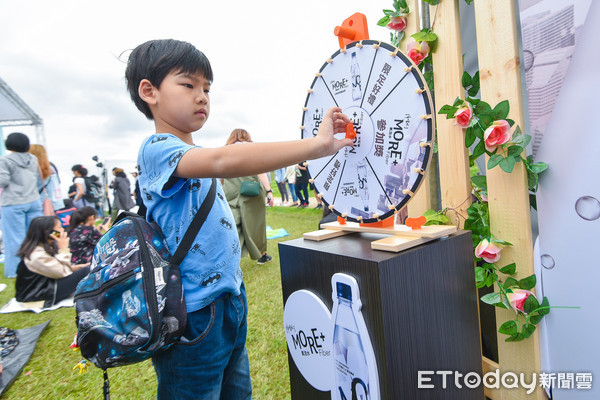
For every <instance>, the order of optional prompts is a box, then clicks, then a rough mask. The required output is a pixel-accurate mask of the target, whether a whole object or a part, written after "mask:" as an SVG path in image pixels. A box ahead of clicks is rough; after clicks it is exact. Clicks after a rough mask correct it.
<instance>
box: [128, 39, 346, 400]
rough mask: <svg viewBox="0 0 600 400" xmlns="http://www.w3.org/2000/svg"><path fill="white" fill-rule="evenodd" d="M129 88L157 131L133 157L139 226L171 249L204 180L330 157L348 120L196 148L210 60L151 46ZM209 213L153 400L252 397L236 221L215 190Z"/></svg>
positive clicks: (192, 51)
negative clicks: (177, 333) (306, 131)
mask: <svg viewBox="0 0 600 400" xmlns="http://www.w3.org/2000/svg"><path fill="white" fill-rule="evenodd" d="M125 76H126V79H127V88H128V90H129V94H130V95H131V98H132V100H133V102H134V103H135V105H136V107H137V108H138V109H139V110H140V111H141V112H142V113H143V114H144V115H145V116H146V117H147V118H148V119H150V120H154V124H155V127H156V134H154V135H152V136H150V137H149V138H147V139H146V140H145V141H144V142H143V144H142V146H141V148H140V152H139V154H138V172H139V182H140V188H141V194H142V198H143V199H144V203H145V205H146V207H147V209H148V210H147V219H148V220H153V221H156V222H157V223H158V225H159V226H160V228H161V229H162V231H163V233H164V235H165V237H166V240H167V243H168V245H169V247H170V248H171V249H175V248H176V247H177V245H178V244H179V241H180V240H181V237H182V236H183V234H184V233H185V231H186V229H187V228H188V226H189V224H190V222H191V220H192V218H193V216H194V214H195V213H196V211H197V210H198V208H199V207H200V205H201V204H202V201H203V200H204V198H205V196H206V194H207V192H208V190H209V187H210V185H211V178H213V177H215V178H229V177H237V176H247V175H255V174H259V173H262V172H266V171H272V170H274V169H277V168H281V167H285V166H287V165H291V164H295V163H298V162H301V161H303V160H307V159H308V160H310V159H315V158H320V157H324V156H327V155H331V154H334V153H335V152H336V151H338V150H340V149H341V148H342V147H344V146H350V145H352V141H351V140H350V139H342V140H337V139H335V138H334V136H333V135H334V133H339V132H344V128H345V126H346V124H347V123H349V122H350V120H349V119H348V117H347V116H345V115H344V114H341V113H340V111H341V110H340V109H339V108H332V109H330V110H329V111H328V112H327V114H326V115H325V117H324V119H323V122H322V123H321V126H320V128H319V132H318V134H317V136H315V137H314V138H309V139H304V140H296V141H290V142H274V143H247V144H244V145H239V146H225V147H220V148H202V147H199V146H196V145H194V142H193V140H192V133H193V132H195V131H197V130H199V129H200V128H202V126H203V125H204V124H205V122H206V120H207V118H208V116H209V114H210V97H209V92H210V86H211V83H212V79H213V73H212V70H211V67H210V63H209V61H208V59H207V58H206V57H205V56H204V54H203V53H202V52H200V51H199V50H197V49H196V48H195V47H194V46H192V45H191V44H189V43H186V42H181V41H176V40H153V41H149V42H146V43H143V44H141V45H140V46H138V47H137V48H135V49H134V50H133V52H132V53H131V55H130V57H129V61H128V64H127V69H126V72H125ZM216 184H217V196H216V199H215V202H214V204H213V206H212V209H211V211H210V214H209V215H208V217H207V219H206V222H205V223H204V225H203V227H202V229H201V230H200V233H199V235H198V237H197V241H195V243H194V245H192V250H191V251H190V252H189V253H188V255H187V256H186V258H185V259H184V261H183V262H182V263H181V265H180V268H181V275H182V280H183V287H184V292H185V301H186V306H187V312H188V320H187V327H186V331H185V333H184V337H183V338H182V340H181V342H179V343H177V344H176V345H174V346H172V347H171V348H170V349H169V350H167V351H164V352H161V353H159V354H157V355H156V356H155V357H154V358H153V363H154V368H155V371H156V375H157V379H158V394H157V397H158V398H159V399H167V398H177V399H188V398H189V399H219V398H220V399H228V400H235V399H250V398H251V397H252V386H251V382H250V367H249V363H248V353H247V351H246V315H247V308H248V307H247V302H246V294H245V289H244V284H243V282H242V271H241V269H240V245H239V241H238V236H237V231H236V229H235V222H234V220H233V217H232V214H231V211H230V209H229V206H228V205H227V200H226V199H225V196H224V194H223V190H222V188H221V185H220V184H219V183H218V180H217V183H216Z"/></svg>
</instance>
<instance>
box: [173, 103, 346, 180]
mask: <svg viewBox="0 0 600 400" xmlns="http://www.w3.org/2000/svg"><path fill="white" fill-rule="evenodd" d="M349 123H350V119H349V118H348V117H347V116H346V115H345V114H342V113H341V109H340V108H338V107H332V108H330V109H329V110H328V111H327V113H326V114H325V117H323V121H322V122H321V125H320V126H319V131H318V133H317V136H315V137H313V138H308V139H301V140H292V141H287V142H268V143H255V142H251V143H243V144H235V145H230V146H224V147H219V148H194V149H191V150H190V151H188V152H187V153H185V155H184V156H183V157H182V158H181V160H180V161H179V164H178V166H177V169H176V170H175V174H176V175H177V176H180V177H182V178H212V177H215V178H232V177H237V176H248V175H255V174H259V173H262V172H268V171H273V170H276V169H278V168H283V167H287V166H289V165H293V164H297V163H299V162H302V161H305V160H313V159H317V158H321V157H325V156H328V155H331V154H334V153H335V152H337V151H338V150H340V149H341V148H343V147H344V146H352V139H346V138H344V139H336V138H335V137H334V136H333V135H334V134H336V133H340V132H345V128H346V125H347V124H349Z"/></svg>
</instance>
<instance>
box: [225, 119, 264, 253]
mask: <svg viewBox="0 0 600 400" xmlns="http://www.w3.org/2000/svg"><path fill="white" fill-rule="evenodd" d="M245 142H252V138H251V137H250V134H249V133H248V132H247V131H246V130H245V129H234V130H233V132H231V134H230V135H229V139H227V143H225V145H226V146H229V145H235V146H243V145H244V143H245ZM243 181H255V182H260V183H261V187H260V193H259V194H258V196H245V195H243V194H241V193H240V190H241V186H242V182H243ZM223 191H224V192H225V197H226V198H227V202H228V203H229V207H230V208H231V212H232V213H233V218H234V220H235V224H236V226H237V231H238V236H239V239H240V247H241V249H242V254H241V256H242V257H245V256H246V255H249V256H250V258H251V259H253V260H257V264H259V265H261V264H265V263H268V262H269V261H271V260H272V259H273V258H272V257H271V256H270V255H268V254H267V214H266V208H265V197H266V198H267V202H268V204H269V205H270V206H271V207H273V192H272V191H271V184H270V181H269V179H268V178H267V174H258V175H252V176H245V177H240V178H228V179H224V180H223Z"/></svg>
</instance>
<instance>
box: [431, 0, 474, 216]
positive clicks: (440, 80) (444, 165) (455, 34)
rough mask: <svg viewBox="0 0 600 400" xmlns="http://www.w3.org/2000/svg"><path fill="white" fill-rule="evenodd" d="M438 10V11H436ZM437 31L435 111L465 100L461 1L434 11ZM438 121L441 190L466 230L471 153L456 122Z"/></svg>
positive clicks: (446, 205)
mask: <svg viewBox="0 0 600 400" xmlns="http://www.w3.org/2000/svg"><path fill="white" fill-rule="evenodd" d="M436 8H438V9H437V10H436ZM430 15H431V22H432V24H433V31H434V32H435V33H436V34H437V35H438V47H437V50H436V52H435V53H433V70H434V74H433V80H434V86H435V107H436V112H437V110H438V109H439V108H440V107H441V106H442V105H444V104H453V103H454V99H456V97H461V98H462V97H464V88H463V87H462V74H463V62H462V44H461V35H460V15H459V9H458V0H444V1H442V2H440V3H439V4H438V5H436V6H431V7H430ZM436 121H437V142H438V157H439V176H440V190H441V197H442V208H448V209H450V211H449V212H448V213H447V214H446V215H447V216H448V217H449V218H450V219H451V220H452V222H453V223H454V224H455V225H456V226H458V227H459V228H462V226H463V225H464V221H465V219H466V217H467V208H469V206H470V205H471V178H470V175H469V153H468V151H467V149H466V148H465V139H464V135H465V133H464V131H463V128H461V127H460V126H458V125H455V123H454V120H453V119H450V120H448V119H446V118H445V117H443V116H440V117H439V118H437V119H436Z"/></svg>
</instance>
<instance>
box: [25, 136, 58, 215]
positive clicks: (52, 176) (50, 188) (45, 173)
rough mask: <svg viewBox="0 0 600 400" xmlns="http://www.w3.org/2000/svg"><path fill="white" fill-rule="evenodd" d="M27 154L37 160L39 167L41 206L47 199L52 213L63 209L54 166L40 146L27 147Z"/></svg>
mask: <svg viewBox="0 0 600 400" xmlns="http://www.w3.org/2000/svg"><path fill="white" fill-rule="evenodd" d="M29 152H30V153H31V154H33V155H34V156H35V157H36V158H37V160H38V165H39V166H40V177H41V179H42V186H43V189H42V191H41V193H40V200H41V201H42V204H43V203H44V201H45V200H46V198H49V199H50V202H51V203H52V207H53V208H54V211H56V210H60V209H61V208H64V207H65V203H64V201H63V199H62V192H61V190H60V179H59V178H58V171H57V170H56V167H55V166H54V164H52V163H51V162H50V161H49V160H48V154H47V153H46V149H45V148H44V146H42V145H41V144H32V145H31V146H29Z"/></svg>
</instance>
